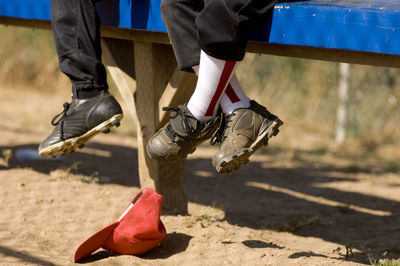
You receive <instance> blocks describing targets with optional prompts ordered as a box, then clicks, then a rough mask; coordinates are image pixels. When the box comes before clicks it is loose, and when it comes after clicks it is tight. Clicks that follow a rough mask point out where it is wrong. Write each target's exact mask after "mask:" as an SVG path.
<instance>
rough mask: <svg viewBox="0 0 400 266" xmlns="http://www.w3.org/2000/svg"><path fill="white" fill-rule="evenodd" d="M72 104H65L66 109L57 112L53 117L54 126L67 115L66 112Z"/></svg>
mask: <svg viewBox="0 0 400 266" xmlns="http://www.w3.org/2000/svg"><path fill="white" fill-rule="evenodd" d="M70 105H71V104H70V103H64V104H63V107H64V110H63V111H62V112H61V113H59V114H57V115H56V116H55V117H53V119H52V120H51V124H52V125H53V126H56V125H58V124H59V123H60V121H61V120H63V118H64V117H65V116H66V113H67V111H68V109H69V106H70ZM57 119H58V120H57Z"/></svg>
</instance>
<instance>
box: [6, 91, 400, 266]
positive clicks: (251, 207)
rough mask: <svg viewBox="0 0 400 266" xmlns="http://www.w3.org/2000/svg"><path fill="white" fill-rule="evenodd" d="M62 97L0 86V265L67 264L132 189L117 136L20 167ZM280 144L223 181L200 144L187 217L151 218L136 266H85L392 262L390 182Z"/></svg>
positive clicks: (131, 164)
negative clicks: (151, 236) (156, 224)
mask: <svg viewBox="0 0 400 266" xmlns="http://www.w3.org/2000/svg"><path fill="white" fill-rule="evenodd" d="M68 94H69V93H68V92H66V93H65V94H64V95H57V96H55V95H52V94H49V93H48V92H47V94H45V93H44V92H43V93H40V92H37V91H29V90H19V89H15V88H12V89H10V88H0V100H1V102H2V105H1V107H0V151H1V152H2V154H0V265H70V264H73V262H72V256H73V254H74V251H75V249H76V247H77V246H78V245H79V244H80V243H81V242H82V241H83V240H84V239H85V238H86V237H88V236H90V235H91V234H92V233H94V232H96V231H97V230H98V229H100V228H102V227H104V226H106V225H108V224H110V223H112V222H114V221H115V220H116V219H117V218H118V217H119V215H120V214H121V213H122V212H123V211H124V209H125V207H126V205H127V204H128V203H129V201H130V200H131V198H132V197H133V196H134V195H135V194H136V193H137V192H138V191H139V190H140V188H139V181H138V174H137V149H136V143H135V139H134V138H132V137H128V136H124V135H118V134H117V133H115V132H114V133H112V134H109V135H102V136H97V137H96V138H95V139H94V141H93V142H91V143H90V144H89V145H88V146H87V147H86V148H84V149H82V150H81V151H79V152H77V153H75V154H72V155H68V156H66V157H64V158H63V159H61V160H40V159H28V160H27V159H26V158H25V159H24V158H23V157H21V151H22V150H24V149H36V148H37V146H38V144H39V143H40V142H41V140H42V139H43V138H44V137H46V136H47V134H48V133H49V132H48V130H49V129H50V127H49V125H48V123H49V121H50V119H51V118H52V116H53V115H54V114H56V113H57V112H59V111H60V109H61V104H62V101H63V98H64V99H68ZM126 122H129V120H126ZM288 128H289V127H288ZM119 130H121V132H123V131H124V125H123V126H122V128H121V129H119ZM286 136H287V135H285V133H284V132H282V135H280V136H279V137H278V138H276V140H274V143H272V146H271V147H270V149H272V150H276V151H275V152H267V151H265V150H261V151H259V152H258V153H257V154H255V156H254V158H253V160H252V162H251V163H249V164H247V165H246V166H244V167H243V168H242V169H241V170H239V171H237V172H235V173H233V174H231V175H223V176H221V175H219V174H218V173H216V171H215V170H214V169H213V168H212V165H211V162H210V158H211V156H212V154H213V152H215V151H216V149H215V148H214V147H209V146H207V145H204V146H201V147H200V148H199V149H198V151H197V152H196V153H195V154H194V155H193V156H191V157H190V158H189V160H188V161H187V173H186V183H185V192H186V194H187V196H188V199H189V201H190V203H189V213H190V215H188V216H166V215H163V216H162V217H161V219H162V221H163V222H164V224H165V227H166V228H167V232H168V237H167V239H166V240H165V241H163V242H162V243H161V244H160V245H159V246H158V247H156V248H155V249H153V250H152V251H150V252H148V253H147V254H144V255H142V256H140V257H135V256H121V255H117V254H114V253H111V252H108V251H105V250H99V251H98V252H97V253H95V254H94V255H92V256H91V257H89V258H88V259H87V260H85V261H84V262H83V263H84V264H88V265H360V264H361V265H362V264H369V259H372V260H374V259H378V258H383V257H389V258H399V257H400V223H399V221H400V219H399V218H400V193H399V191H400V178H399V176H398V175H395V174H393V173H390V172H389V171H375V170H373V168H372V166H371V168H369V167H367V168H363V167H361V168H360V167H357V169H356V170H354V167H353V168H352V167H351V166H352V165H354V161H351V160H349V159H337V158H334V157H332V156H331V155H330V154H329V153H328V154H322V155H321V154H318V153H317V152H307V151H302V150H298V149H293V148H291V147H287V148H285V149H282V148H280V149H278V148H277V147H282V145H283V143H285V137H286ZM274 145H277V146H274ZM279 145H280V146H279ZM390 152H393V154H394V153H395V152H398V151H390ZM346 253H347V254H346Z"/></svg>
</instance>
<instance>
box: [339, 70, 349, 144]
mask: <svg viewBox="0 0 400 266" xmlns="http://www.w3.org/2000/svg"><path fill="white" fill-rule="evenodd" d="M349 82H350V65H349V64H346V63H340V64H339V91H338V95H339V105H338V109H337V126H336V137H335V139H336V143H338V144H340V143H342V142H343V141H344V140H345V138H346V124H347V101H348V99H349Z"/></svg>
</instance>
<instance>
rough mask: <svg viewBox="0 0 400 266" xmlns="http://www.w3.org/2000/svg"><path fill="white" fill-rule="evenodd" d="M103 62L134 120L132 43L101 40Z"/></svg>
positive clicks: (108, 39)
mask: <svg viewBox="0 0 400 266" xmlns="http://www.w3.org/2000/svg"><path fill="white" fill-rule="evenodd" d="M101 44H102V50H103V61H104V64H105V65H106V67H107V70H108V72H109V73H110V75H111V77H112V79H113V80H114V82H115V84H116V86H117V88H118V91H119V93H120V94H121V96H122V99H123V100H124V102H125V105H126V106H128V112H129V114H130V115H131V116H132V118H133V119H134V120H136V108H135V102H134V100H133V95H134V93H135V91H136V80H135V59H134V54H133V51H134V50H133V41H128V40H118V39H110V38H103V39H102V43H101Z"/></svg>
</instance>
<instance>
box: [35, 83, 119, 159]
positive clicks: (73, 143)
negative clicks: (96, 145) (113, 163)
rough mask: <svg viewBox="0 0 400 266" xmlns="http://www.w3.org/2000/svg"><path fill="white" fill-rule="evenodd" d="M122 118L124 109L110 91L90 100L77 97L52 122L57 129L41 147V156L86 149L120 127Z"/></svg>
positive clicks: (53, 156) (65, 104)
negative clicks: (88, 144) (94, 138)
mask: <svg viewBox="0 0 400 266" xmlns="http://www.w3.org/2000/svg"><path fill="white" fill-rule="evenodd" d="M122 117H123V114H122V109H121V106H120V105H119V103H118V102H117V101H116V100H115V98H114V97H113V96H112V95H111V94H109V93H108V92H107V91H102V92H101V93H100V94H99V95H98V96H94V97H91V98H87V99H78V98H76V97H73V98H72V102H71V103H64V110H63V111H62V112H61V113H60V114H58V115H56V116H55V117H54V118H53V120H52V121H51V123H52V124H53V126H55V128H54V130H53V131H52V133H51V134H50V135H49V136H48V137H47V138H46V139H45V140H44V141H43V142H42V143H41V144H40V146H39V148H38V151H39V154H40V155H41V156H43V157H51V158H55V157H56V156H57V155H65V154H67V153H70V152H73V151H75V150H76V149H78V148H82V147H83V146H84V144H85V143H86V142H88V141H89V140H90V139H91V138H92V137H94V136H95V135H97V134H99V133H108V132H110V128H111V127H113V126H119V125H120V121H121V119H122Z"/></svg>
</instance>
